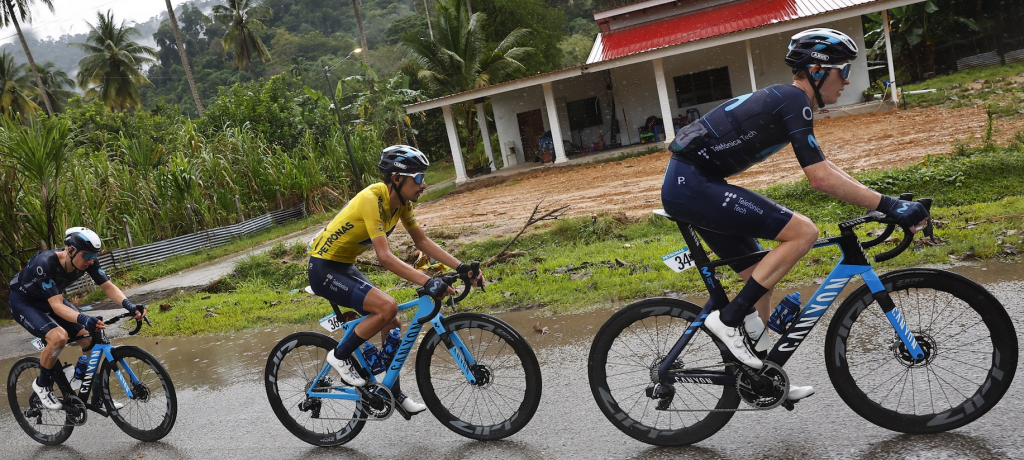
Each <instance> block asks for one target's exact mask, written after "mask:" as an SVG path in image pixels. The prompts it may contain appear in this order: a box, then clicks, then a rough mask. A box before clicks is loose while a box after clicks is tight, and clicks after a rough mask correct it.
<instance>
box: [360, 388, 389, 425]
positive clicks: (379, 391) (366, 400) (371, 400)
mask: <svg viewBox="0 0 1024 460" xmlns="http://www.w3.org/2000/svg"><path fill="white" fill-rule="evenodd" d="M360 394H361V395H362V402H363V406H364V408H365V409H364V410H365V411H366V413H367V414H368V415H369V416H370V417H373V418H374V419H378V420H384V419H386V418H388V417H390V416H391V414H392V413H394V411H395V397H394V395H393V394H391V389H390V388H388V387H386V386H384V385H381V384H379V383H376V382H367V383H366V386H364V387H362V388H361V389H360Z"/></svg>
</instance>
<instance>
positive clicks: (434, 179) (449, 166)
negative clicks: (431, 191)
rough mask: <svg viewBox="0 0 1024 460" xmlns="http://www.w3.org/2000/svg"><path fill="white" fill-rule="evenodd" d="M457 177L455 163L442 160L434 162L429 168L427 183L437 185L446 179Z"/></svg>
mask: <svg viewBox="0 0 1024 460" xmlns="http://www.w3.org/2000/svg"><path fill="white" fill-rule="evenodd" d="M452 179H455V163H450V162H447V161H445V162H441V163H432V164H431V165H430V168H429V169H427V177H426V178H425V179H424V180H426V181H427V185H436V184H440V183H441V182H444V181H446V180H452Z"/></svg>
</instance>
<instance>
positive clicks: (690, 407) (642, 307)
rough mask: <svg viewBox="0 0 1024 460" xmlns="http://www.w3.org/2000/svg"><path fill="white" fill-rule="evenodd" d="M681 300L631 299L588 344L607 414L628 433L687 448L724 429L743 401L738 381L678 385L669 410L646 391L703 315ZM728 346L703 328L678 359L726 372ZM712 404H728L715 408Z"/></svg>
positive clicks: (594, 383)
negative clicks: (733, 384) (659, 406)
mask: <svg viewBox="0 0 1024 460" xmlns="http://www.w3.org/2000/svg"><path fill="white" fill-rule="evenodd" d="M700 310H701V308H700V307H698V306H696V305H694V304H692V303H690V302H686V301H683V300H678V299H668V298H655V299H646V300H641V301H639V302H635V303H632V304H630V305H627V306H626V307H625V308H623V309H621V310H619V311H618V312H617V313H615V314H614V315H612V317H611V318H609V319H608V321H607V322H605V323H604V326H602V327H601V330H600V331H598V333H597V336H595V337H594V344H593V345H592V346H591V347H590V357H589V359H588V363H587V367H588V374H589V377H590V389H591V391H592V392H593V394H594V399H595V400H596V401H597V406H598V407H600V408H601V412H603V413H604V415H605V416H606V417H608V420H609V421H610V422H612V425H615V427H616V428H618V429H619V430H620V431H622V432H623V433H626V434H627V435H629V436H630V437H632V438H634V439H636V440H638V441H642V442H645V443H648V444H653V445H656V446H684V445H688V444H693V443H695V442H699V441H702V440H704V439H707V438H708V437H710V436H711V435H713V434H715V433H717V432H718V430H721V429H722V427H724V426H725V424H726V423H728V422H729V419H731V418H732V416H733V413H734V412H731V411H729V410H730V409H736V408H737V407H738V406H739V403H740V398H739V393H737V391H736V388H735V387H731V386H730V387H726V386H721V385H713V384H696V383H676V384H674V385H673V386H674V388H675V396H674V397H673V398H672V400H671V403H670V404H669V406H668V407H667V408H666V409H667V410H659V409H657V408H656V406H657V403H658V401H656V400H654V399H652V398H650V397H648V396H647V394H646V390H647V387H648V386H649V385H651V384H652V383H654V382H656V381H657V373H658V367H659V366H660V365H661V363H662V362H663V361H664V359H665V357H666V356H668V353H669V351H671V350H672V347H673V346H674V345H675V344H676V341H678V340H679V337H681V336H682V335H683V332H684V331H686V328H688V327H689V326H690V323H692V322H693V321H694V320H695V319H697V316H698V315H699V314H700ZM726 353H728V352H726V351H722V350H721V349H720V348H719V347H718V345H716V344H715V342H714V341H713V340H712V338H711V337H710V336H708V335H707V334H706V333H705V332H704V331H703V330H698V331H697V332H696V334H695V335H694V336H693V337H692V338H691V339H690V342H689V343H688V344H687V345H686V348H685V349H683V352H682V353H681V354H680V355H679V358H677V360H676V363H677V365H679V366H683V368H686V369H702V370H707V371H716V372H724V371H725V364H724V363H725V362H727V361H729V360H728V359H727V357H728V355H726ZM712 409H720V410H725V411H724V412H711V410H712Z"/></svg>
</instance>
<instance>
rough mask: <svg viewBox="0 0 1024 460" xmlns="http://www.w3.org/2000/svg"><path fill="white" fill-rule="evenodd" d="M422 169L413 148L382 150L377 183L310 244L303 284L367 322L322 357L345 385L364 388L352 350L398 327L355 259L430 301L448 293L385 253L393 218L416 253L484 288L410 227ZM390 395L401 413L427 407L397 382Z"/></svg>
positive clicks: (387, 301) (390, 306)
mask: <svg viewBox="0 0 1024 460" xmlns="http://www.w3.org/2000/svg"><path fill="white" fill-rule="evenodd" d="M428 166H430V162H429V161H428V160H427V157H426V155H424V154H423V152H420V151H419V150H417V149H415V148H413V147H409V146H407V145H393V146H391V147H388V148H386V149H384V152H383V153H382V155H381V159H380V163H378V164H377V170H378V171H380V173H381V175H382V176H383V180H384V182H379V183H376V184H373V185H370V186H368V187H366V188H365V189H363V190H362V191H361V192H359V193H358V194H356V196H355V197H354V198H352V200H351V201H349V203H348V204H347V205H345V207H344V208H342V210H341V212H339V213H338V215H337V216H336V217H335V218H334V220H332V221H331V223H330V224H329V225H328V226H327V228H325V229H324V230H323V232H321V233H320V234H319V235H317V236H316V237H315V238H314V239H313V241H312V242H311V244H310V258H309V285H310V288H312V290H313V292H314V293H316V294H317V295H319V296H321V297H324V298H326V299H328V300H330V301H331V302H334V303H336V304H338V305H341V306H343V307H348V308H351V309H353V310H355V311H357V312H359V313H361V314H362V315H364V316H366V319H365V320H363V321H362V322H361V323H359V325H357V326H356V328H355V330H354V331H353V332H354V333H353V334H349V335H348V337H346V338H345V339H343V340H342V342H341V343H339V344H338V347H337V348H335V350H334V353H331V354H328V355H327V361H328V362H329V363H331V366H333V367H334V369H335V370H336V371H337V372H338V374H339V375H340V376H341V379H342V381H344V382H345V383H346V384H347V385H352V386H363V385H366V380H365V379H363V378H362V377H361V376H360V375H359V373H358V372H357V371H356V366H355V364H354V362H353V361H352V360H353V358H352V352H354V351H356V350H357V349H358V348H359V347H360V346H361V345H362V344H363V343H365V342H366V341H367V340H369V339H370V338H372V337H373V336H374V335H376V334H377V333H380V332H381V331H384V332H383V333H382V334H381V335H382V337H381V338H382V340H386V336H387V334H388V332H389V331H390V330H391V329H393V328H398V327H401V322H400V321H399V319H398V317H397V314H398V302H397V301H395V299H394V298H393V297H391V296H389V295H387V294H385V293H384V291H381V290H380V289H378V288H376V287H374V286H373V283H372V282H370V280H369V278H367V277H366V276H365V275H363V274H362V273H361V272H360V271H359V270H358V269H357V268H356V266H355V262H356V257H357V256H358V255H359V254H362V253H363V252H365V251H366V250H368V249H370V248H373V250H374V253H376V255H377V260H378V261H379V262H380V264H381V266H383V267H384V268H386V269H388V270H389V271H391V272H392V273H394V274H396V275H398V276H400V277H402V278H404V279H406V280H408V281H410V282H412V283H415V284H418V285H422V286H424V287H425V288H427V290H428V292H429V293H430V295H431V296H432V297H435V298H440V297H442V296H444V295H447V294H454V293H455V291H454V290H453V289H452V288H450V287H449V286H448V285H447V284H445V283H444V281H442V280H441V279H440V278H431V277H429V276H427V275H425V274H424V273H422V272H420V271H418V270H416V269H415V268H413V267H411V266H410V265H408V264H406V263H405V262H403V261H402V260H401V259H399V258H398V257H397V256H395V255H394V254H393V253H392V252H391V247H390V246H389V245H388V236H389V235H391V232H392V231H394V229H395V225H397V224H398V221H399V220H401V221H402V225H403V226H405V229H406V231H407V232H409V236H411V237H412V241H413V244H415V246H416V248H417V249H419V250H420V251H423V253H424V254H426V255H428V256H430V257H432V258H433V259H434V260H437V261H439V262H441V263H443V264H445V265H447V266H449V267H458V268H457V270H458V271H459V272H460V273H468V274H469V276H470V278H471V279H473V281H474V284H476V285H479V286H482V285H483V284H484V278H483V275H482V274H481V273H479V272H477V273H470V272H471V271H472V270H471V269H470V267H469V265H468V264H463V263H462V262H460V261H459V260H458V259H456V258H455V257H454V256H452V255H451V254H449V253H448V252H447V251H445V250H444V249H442V248H441V247H440V246H438V245H437V243H434V241H433V240H431V239H430V238H429V237H428V236H427V235H426V233H425V232H424V231H423V229H422V228H420V227H419V225H418V223H417V222H416V217H415V216H414V215H413V203H414V202H415V201H416V200H417V199H419V197H420V195H421V194H423V191H424V190H426V188H427V184H426V181H425V180H424V172H425V171H426V170H427V167H428ZM382 348H383V347H382ZM387 358H390V357H387ZM393 390H394V394H395V400H396V401H397V402H398V403H400V404H401V405H402V407H403V408H404V409H405V410H406V411H407V412H409V413H417V412H422V411H423V410H425V409H426V406H424V405H423V404H421V403H418V402H416V401H413V400H412V399H411V398H408V397H407V396H405V394H404V393H402V391H401V389H400V388H399V385H398V382H395V386H394V387H393Z"/></svg>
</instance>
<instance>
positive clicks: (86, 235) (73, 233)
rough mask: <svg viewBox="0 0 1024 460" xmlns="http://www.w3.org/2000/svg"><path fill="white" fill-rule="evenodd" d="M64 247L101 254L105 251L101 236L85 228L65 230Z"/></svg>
mask: <svg viewBox="0 0 1024 460" xmlns="http://www.w3.org/2000/svg"><path fill="white" fill-rule="evenodd" d="M64 245H65V246H71V247H73V248H75V249H77V250H79V251H86V252H100V251H101V250H102V249H103V242H102V241H100V237H99V235H97V234H96V232H94V231H92V230H89V229H88V228H85V227H71V228H69V229H67V230H65V231H64Z"/></svg>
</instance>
